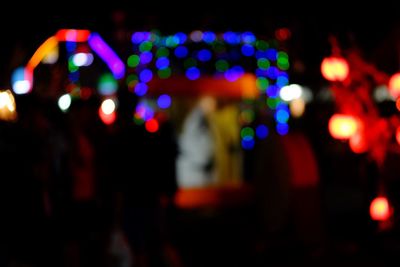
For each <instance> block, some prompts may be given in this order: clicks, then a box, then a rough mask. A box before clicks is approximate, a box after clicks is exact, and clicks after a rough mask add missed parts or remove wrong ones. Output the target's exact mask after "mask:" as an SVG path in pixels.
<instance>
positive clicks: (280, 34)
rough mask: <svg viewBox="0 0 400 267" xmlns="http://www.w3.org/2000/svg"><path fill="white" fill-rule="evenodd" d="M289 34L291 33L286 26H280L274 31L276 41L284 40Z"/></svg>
mask: <svg viewBox="0 0 400 267" xmlns="http://www.w3.org/2000/svg"><path fill="white" fill-rule="evenodd" d="M291 35H292V33H291V32H290V30H289V29H288V28H280V29H277V30H276V31H275V37H276V39H278V41H286V40H287V39H289V38H290V36H291Z"/></svg>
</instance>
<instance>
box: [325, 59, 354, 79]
mask: <svg viewBox="0 0 400 267" xmlns="http://www.w3.org/2000/svg"><path fill="white" fill-rule="evenodd" d="M321 72H322V75H323V76H324V78H325V79H327V80H328V81H340V82H341V81H344V80H345V79H346V78H347V76H348V75H349V64H348V63H347V61H346V60H345V59H344V58H341V57H328V58H325V59H324V60H323V61H322V64H321Z"/></svg>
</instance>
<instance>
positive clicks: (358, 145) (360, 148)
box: [349, 131, 368, 154]
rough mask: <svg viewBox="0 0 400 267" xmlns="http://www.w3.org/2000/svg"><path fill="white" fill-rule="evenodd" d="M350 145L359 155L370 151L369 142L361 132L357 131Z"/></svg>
mask: <svg viewBox="0 0 400 267" xmlns="http://www.w3.org/2000/svg"><path fill="white" fill-rule="evenodd" d="M349 145H350V148H351V150H352V151H353V152H354V153H357V154H360V153H364V152H366V151H367V150H368V143H367V140H365V136H364V135H363V134H362V133H361V132H360V131H357V132H356V133H354V134H353V135H352V136H351V137H350V140H349Z"/></svg>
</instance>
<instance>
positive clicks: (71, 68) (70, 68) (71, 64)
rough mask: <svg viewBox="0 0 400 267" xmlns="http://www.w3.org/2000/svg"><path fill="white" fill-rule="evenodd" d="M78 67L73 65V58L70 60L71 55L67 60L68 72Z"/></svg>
mask: <svg viewBox="0 0 400 267" xmlns="http://www.w3.org/2000/svg"><path fill="white" fill-rule="evenodd" d="M78 69H79V67H78V66H75V64H74V62H73V60H72V57H71V58H70V60H68V70H69V71H70V72H75V71H77V70H78Z"/></svg>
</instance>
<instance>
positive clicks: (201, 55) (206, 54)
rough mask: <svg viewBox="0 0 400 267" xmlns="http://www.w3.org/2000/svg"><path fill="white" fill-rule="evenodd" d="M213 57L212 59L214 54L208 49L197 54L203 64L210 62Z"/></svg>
mask: <svg viewBox="0 0 400 267" xmlns="http://www.w3.org/2000/svg"><path fill="white" fill-rule="evenodd" d="M211 57H212V54H211V52H210V50H207V49H202V50H200V51H199V53H198V54H197V58H198V59H199V60H200V61H203V62H204V61H209V60H210V59H211Z"/></svg>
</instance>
